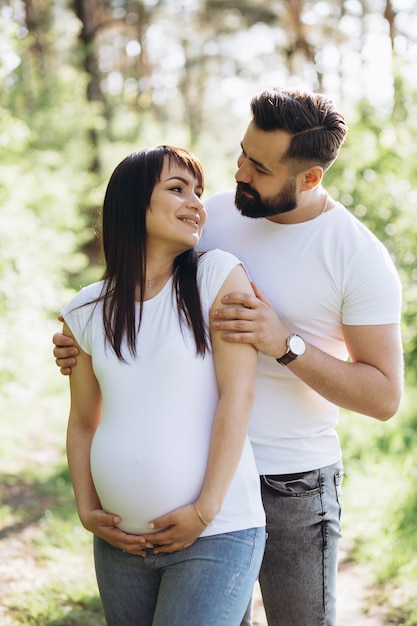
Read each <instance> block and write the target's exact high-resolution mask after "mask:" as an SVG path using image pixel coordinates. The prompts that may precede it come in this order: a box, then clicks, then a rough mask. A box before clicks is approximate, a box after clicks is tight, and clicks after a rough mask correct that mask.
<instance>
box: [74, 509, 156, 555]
mask: <svg viewBox="0 0 417 626" xmlns="http://www.w3.org/2000/svg"><path fill="white" fill-rule="evenodd" d="M80 519H81V522H82V524H83V526H84V528H86V529H87V530H89V531H90V532H92V533H93V534H94V535H97V537H100V538H101V539H104V541H107V543H110V544H111V545H112V546H114V547H115V548H119V550H122V551H123V552H130V554H137V555H140V556H146V552H145V548H152V547H153V545H154V544H153V543H151V542H150V541H148V540H147V539H146V538H145V537H143V536H142V535H129V534H127V533H125V532H123V530H120V528H117V524H120V522H121V518H120V517H119V516H118V515H113V514H109V513H106V512H105V511H103V510H102V509H96V510H93V511H88V512H86V513H84V514H83V515H82V516H81V515H80Z"/></svg>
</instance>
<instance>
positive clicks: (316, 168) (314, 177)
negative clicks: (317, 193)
mask: <svg viewBox="0 0 417 626" xmlns="http://www.w3.org/2000/svg"><path fill="white" fill-rule="evenodd" d="M322 179H323V168H322V167H320V165H312V166H311V167H309V168H308V170H305V171H304V172H303V173H302V181H301V191H308V190H309V189H314V187H317V185H320V183H321V181H322Z"/></svg>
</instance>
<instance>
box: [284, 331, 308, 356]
mask: <svg viewBox="0 0 417 626" xmlns="http://www.w3.org/2000/svg"><path fill="white" fill-rule="evenodd" d="M288 343H289V347H290V350H291V352H293V353H294V354H296V355H297V356H301V355H302V354H304V352H305V351H306V344H305V343H304V339H301V337H299V336H298V335H292V337H290V339H289V341H288Z"/></svg>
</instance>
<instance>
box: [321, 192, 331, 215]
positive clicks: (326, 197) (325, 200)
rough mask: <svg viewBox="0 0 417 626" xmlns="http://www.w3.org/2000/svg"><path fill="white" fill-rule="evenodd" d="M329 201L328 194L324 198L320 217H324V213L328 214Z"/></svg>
mask: <svg viewBox="0 0 417 626" xmlns="http://www.w3.org/2000/svg"><path fill="white" fill-rule="evenodd" d="M328 200H329V196H328V195H327V193H326V195H325V196H324V203H323V208H322V210H321V211H320V213H319V215H323V213H326V211H327V202H328Z"/></svg>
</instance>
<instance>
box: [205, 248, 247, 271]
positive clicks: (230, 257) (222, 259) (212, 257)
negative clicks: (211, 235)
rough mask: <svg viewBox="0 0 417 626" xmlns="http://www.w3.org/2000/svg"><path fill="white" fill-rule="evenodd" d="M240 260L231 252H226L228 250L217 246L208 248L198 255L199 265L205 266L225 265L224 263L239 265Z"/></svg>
mask: <svg viewBox="0 0 417 626" xmlns="http://www.w3.org/2000/svg"><path fill="white" fill-rule="evenodd" d="M239 263H240V260H239V259H238V258H237V257H236V256H235V255H234V254H232V253H231V252H226V250H220V248H215V249H214V250H208V251H207V252H200V254H199V257H198V265H199V267H202V268H203V267H204V266H208V265H210V266H216V265H218V266H220V267H222V266H224V265H230V264H231V265H238V264H239Z"/></svg>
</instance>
